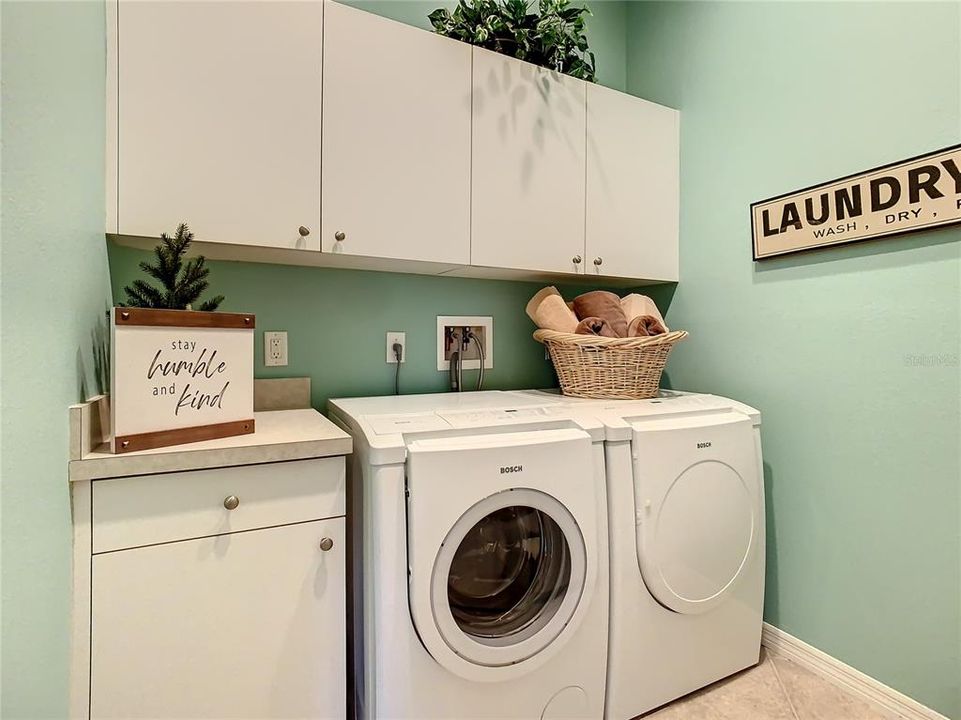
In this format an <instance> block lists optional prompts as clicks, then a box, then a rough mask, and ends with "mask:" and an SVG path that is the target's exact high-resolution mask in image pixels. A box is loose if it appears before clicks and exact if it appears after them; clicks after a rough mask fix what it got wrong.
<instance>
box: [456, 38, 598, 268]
mask: <svg viewBox="0 0 961 720" xmlns="http://www.w3.org/2000/svg"><path fill="white" fill-rule="evenodd" d="M473 77H474V102H473V146H472V149H473V154H472V174H471V177H472V186H471V187H472V193H471V197H472V200H473V203H472V208H471V264H472V265H481V266H487V267H497V268H512V269H519V270H529V271H541V272H555V273H579V272H583V268H584V257H583V256H584V212H585V210H584V205H585V195H584V192H585V189H584V183H585V88H586V83H584V82H582V81H580V80H576V79H574V78H571V77H568V76H567V75H561V74H558V73H555V72H551V71H549V70H545V69H544V68H540V67H537V66H534V65H531V64H529V63H526V62H521V61H520V60H515V59H513V58H509V57H507V56H504V55H499V54H496V53H493V52H490V51H487V50H482V49H479V48H474V74H473Z"/></svg>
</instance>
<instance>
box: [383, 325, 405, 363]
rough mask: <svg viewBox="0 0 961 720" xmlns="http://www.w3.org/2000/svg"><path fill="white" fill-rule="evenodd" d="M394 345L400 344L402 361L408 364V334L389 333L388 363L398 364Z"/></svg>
mask: <svg viewBox="0 0 961 720" xmlns="http://www.w3.org/2000/svg"><path fill="white" fill-rule="evenodd" d="M394 343H400V361H401V363H405V362H407V333H403V332H390V331H388V333H387V363H388V364H390V365H396V364H397V356H396V355H394Z"/></svg>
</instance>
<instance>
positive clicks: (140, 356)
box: [110, 307, 256, 453]
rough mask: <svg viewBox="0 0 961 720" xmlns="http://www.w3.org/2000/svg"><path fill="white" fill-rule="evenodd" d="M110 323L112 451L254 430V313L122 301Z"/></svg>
mask: <svg viewBox="0 0 961 720" xmlns="http://www.w3.org/2000/svg"><path fill="white" fill-rule="evenodd" d="M110 325H111V355H112V357H111V366H110V374H111V413H110V415H111V421H110V424H111V431H112V432H111V451H112V452H115V453H127V452H134V451H137V450H150V449H153V448H159V447H167V446H170V445H179V444H183V443H191V442H199V441H202V440H214V439H217V438H224V437H231V436H234V435H245V434H249V433H253V432H254V412H253V405H254V401H253V340H254V328H255V326H256V318H255V316H254V315H252V314H250V313H222V312H201V311H194V310H163V309H153V308H128V307H117V308H114V309H113V312H112V313H111V323H110ZM198 343H200V345H199V347H198ZM218 353H220V354H219V356H218ZM191 383H192V384H191ZM231 384H233V387H230V386H231ZM230 390H232V391H233V392H230V393H229V395H228V391H230ZM228 398H229V400H228ZM225 400H226V401H227V402H226V407H224V405H225ZM181 410H183V411H184V414H183V415H181V414H180V411H181ZM193 417H195V418H196V419H197V420H205V421H207V422H198V423H197V424H192V423H191V422H190V420H191V418H193Z"/></svg>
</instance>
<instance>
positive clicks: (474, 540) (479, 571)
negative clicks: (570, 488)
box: [431, 489, 586, 666]
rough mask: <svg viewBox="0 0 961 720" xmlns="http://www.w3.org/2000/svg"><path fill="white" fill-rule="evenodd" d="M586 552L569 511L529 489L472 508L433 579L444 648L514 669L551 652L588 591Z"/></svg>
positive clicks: (452, 531)
mask: <svg viewBox="0 0 961 720" xmlns="http://www.w3.org/2000/svg"><path fill="white" fill-rule="evenodd" d="M585 576H586V549H585V546H584V539H583V537H582V536H581V533H580V531H579V529H578V527H577V524H576V523H575V522H574V518H573V517H572V516H571V514H570V512H569V511H568V510H567V509H566V508H565V507H564V506H563V505H561V504H560V503H559V502H558V501H557V500H556V499H554V498H553V497H551V496H549V495H547V494H545V493H543V492H540V491H537V490H530V489H515V490H505V491H502V492H500V493H497V494H496V495H492V496H490V497H487V498H485V499H484V500H481V501H480V502H478V503H477V504H476V505H474V506H473V507H471V508H470V510H468V511H467V512H466V513H465V514H464V515H463V516H461V518H460V519H459V520H458V521H457V522H456V523H455V524H454V526H453V527H452V528H451V529H450V532H448V534H447V537H446V538H445V540H444V542H443V544H442V545H441V548H440V550H439V552H438V553H437V560H436V562H435V564H434V570H433V573H432V576H431V606H432V609H433V613H434V618H435V621H436V622H437V627H438V629H439V630H440V634H441V636H442V637H443V639H444V642H445V643H447V645H448V646H449V647H450V648H451V650H453V651H454V652H455V653H457V654H458V655H459V656H461V657H462V658H464V659H466V660H468V661H470V662H473V663H476V664H478V665H487V666H500V665H511V664H514V663H518V662H521V661H522V660H526V659H527V658H529V657H532V656H533V655H535V654H536V653H538V652H540V651H541V650H543V649H544V648H546V647H547V646H548V645H550V644H551V643H552V642H553V641H554V640H555V639H556V638H557V636H558V635H560V633H561V631H562V630H563V629H564V627H565V626H566V625H567V624H568V623H569V622H570V620H571V618H572V617H573V615H574V612H575V610H576V609H577V606H578V603H579V601H580V598H581V594H582V593H583V590H584V583H585Z"/></svg>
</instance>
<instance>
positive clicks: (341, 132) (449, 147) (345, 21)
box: [321, 3, 471, 265]
mask: <svg viewBox="0 0 961 720" xmlns="http://www.w3.org/2000/svg"><path fill="white" fill-rule="evenodd" d="M324 22H325V40H324V62H325V67H324V121H323V183H322V185H323V203H322V209H323V220H322V223H321V227H322V243H321V247H322V249H323V251H324V252H325V253H341V254H344V255H354V256H365V257H377V258H395V259H404V260H420V261H424V262H436V263H453V264H460V265H466V264H467V263H469V262H470V162H471V153H470V122H471V114H470V113H471V48H470V46H469V45H466V44H464V43H459V42H456V41H454V40H450V39H448V38H445V37H441V36H439V35H435V34H433V33H430V32H426V31H424V30H420V29H417V28H413V27H410V26H408V25H404V24H402V23H398V22H394V21H391V20H387V19H384V18H382V17H378V16H376V15H373V14H370V13H367V12H363V11H361V10H356V9H354V8H351V7H347V6H344V5H339V4H337V3H329V4H328V5H327V9H326V16H325V18H324ZM338 238H340V239H338Z"/></svg>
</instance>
